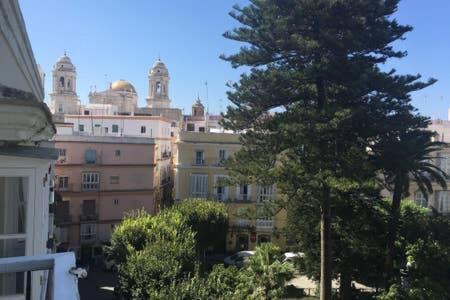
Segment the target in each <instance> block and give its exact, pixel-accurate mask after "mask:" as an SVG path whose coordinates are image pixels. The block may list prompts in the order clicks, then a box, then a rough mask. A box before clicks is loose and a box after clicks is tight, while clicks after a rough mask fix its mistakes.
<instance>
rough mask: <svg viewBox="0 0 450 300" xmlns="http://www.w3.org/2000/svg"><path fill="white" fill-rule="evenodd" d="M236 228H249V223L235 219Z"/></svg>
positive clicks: (245, 220) (246, 220) (247, 220)
mask: <svg viewBox="0 0 450 300" xmlns="http://www.w3.org/2000/svg"><path fill="white" fill-rule="evenodd" d="M236 226H237V227H243V228H245V227H250V226H251V222H250V220H249V219H236Z"/></svg>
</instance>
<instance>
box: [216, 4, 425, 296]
mask: <svg viewBox="0 0 450 300" xmlns="http://www.w3.org/2000/svg"><path fill="white" fill-rule="evenodd" d="M398 2H399V1H398V0H386V1H372V0H346V1H339V0H338V1H336V0H302V1H298V0H284V1H279V0H271V1H263V0H251V1H250V4H249V5H248V6H246V7H243V8H241V7H238V6H235V7H234V10H233V11H232V12H231V13H230V15H231V16H232V17H233V18H234V19H236V20H237V21H238V22H239V23H240V25H239V26H240V27H238V28H235V29H233V30H232V31H230V32H227V33H225V37H226V38H229V39H232V40H235V41H238V42H242V43H244V46H242V47H241V48H240V51H239V53H237V54H234V55H230V56H224V57H223V58H224V59H226V60H228V61H230V62H231V64H232V66H233V67H240V66H247V67H250V70H249V71H248V73H245V74H243V75H241V78H240V81H239V83H236V84H234V85H232V86H231V87H232V88H233V90H232V91H231V92H230V93H229V94H228V98H229V99H230V101H231V102H232V103H233V106H231V107H229V108H228V111H227V113H226V116H225V117H226V118H225V121H224V125H225V126H226V127H227V128H229V129H233V130H235V131H239V132H243V135H242V142H243V145H244V147H243V149H242V150H241V151H240V153H238V154H237V156H236V158H235V159H234V167H233V169H234V171H235V173H238V174H241V176H244V177H251V178H254V179H256V180H257V181H259V182H262V183H276V184H277V186H278V187H279V188H280V190H281V191H282V193H283V194H284V195H286V198H287V200H288V201H309V202H310V203H311V205H315V206H317V207H319V208H320V209H319V213H320V237H321V238H320V243H321V280H320V295H321V299H331V279H332V266H331V262H332V259H331V251H332V247H331V246H332V245H331V224H332V213H331V205H332V203H333V202H334V201H335V199H337V198H339V195H340V194H343V193H344V194H345V193H350V192H356V191H357V190H359V189H361V188H363V187H364V186H365V185H366V184H367V183H368V182H370V181H371V180H373V178H374V177H375V173H374V170H372V167H373V166H371V165H370V164H368V155H369V154H368V152H367V149H368V147H369V146H370V145H372V144H373V143H374V142H375V141H377V139H378V138H379V136H380V135H381V134H383V133H384V132H388V131H389V130H391V129H392V128H391V127H389V124H390V122H389V119H390V118H391V117H392V116H395V115H396V113H397V112H399V111H403V112H406V113H405V115H406V116H407V117H411V118H412V119H414V116H413V113H412V112H413V107H412V106H411V105H410V104H409V102H410V96H409V93H410V92H411V91H414V90H418V89H421V88H423V87H425V86H427V84H431V83H432V82H429V83H426V84H424V83H420V82H417V80H418V79H419V78H420V76H399V75H397V74H395V72H394V71H390V72H383V71H381V70H380V69H379V67H378V65H379V64H381V63H385V62H386V61H387V60H388V59H390V58H401V57H403V56H405V55H406V53H405V52H401V51H395V50H394V49H393V47H392V42H394V41H396V40H399V39H402V38H403V36H404V34H405V33H407V32H408V31H410V30H411V29H412V28H411V27H409V26H402V25H400V24H398V23H397V21H396V20H395V19H394V18H392V14H393V13H394V12H395V11H396V10H397V6H398ZM413 123H414V122H412V124H413ZM416 123H419V121H416ZM414 124H415V123H414Z"/></svg>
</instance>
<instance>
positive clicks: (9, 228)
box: [0, 177, 28, 234]
mask: <svg viewBox="0 0 450 300" xmlns="http://www.w3.org/2000/svg"><path fill="white" fill-rule="evenodd" d="M27 198H28V179H27V178H26V177H0V234H18V233H25V227H26V223H25V220H26V206H27Z"/></svg>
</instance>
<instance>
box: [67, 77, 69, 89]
mask: <svg viewBox="0 0 450 300" xmlns="http://www.w3.org/2000/svg"><path fill="white" fill-rule="evenodd" d="M67 87H68V88H70V79H68V80H67Z"/></svg>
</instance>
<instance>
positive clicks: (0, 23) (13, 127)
mask: <svg viewBox="0 0 450 300" xmlns="http://www.w3.org/2000/svg"><path fill="white" fill-rule="evenodd" d="M0 16H1V17H0V33H1V34H0V53H1V59H0V298H1V299H46V298H47V296H48V297H49V298H52V299H59V298H58V295H60V294H59V293H58V292H59V291H60V290H61V287H62V286H64V288H66V289H67V290H68V291H69V292H68V293H66V294H65V295H66V297H65V298H64V299H69V300H71V299H76V298H75V297H76V296H77V286H76V279H75V277H74V276H72V275H70V274H69V270H70V269H71V268H72V267H74V265H75V259H74V257H73V255H72V254H70V253H67V254H64V255H60V256H58V257H56V256H54V255H53V254H48V253H49V252H51V251H52V240H53V236H52V234H53V233H52V229H53V225H52V224H53V217H52V213H51V210H50V206H51V203H52V202H53V172H54V168H53V163H54V161H55V160H56V159H57V157H58V155H57V152H56V150H55V149H54V148H52V145H51V144H48V143H46V141H47V140H48V139H50V138H51V137H52V136H53V135H54V134H55V127H54V125H53V123H52V117H51V114H50V110H49V108H48V107H47V105H46V104H45V103H44V89H43V82H42V81H43V74H42V72H40V70H39V68H38V66H37V65H36V61H35V58H34V55H33V51H32V48H31V45H30V41H29V39H28V35H27V30H26V28H25V22H24V20H23V17H22V13H21V10H20V6H19V3H18V1H16V0H4V1H1V3H0ZM61 259H62V260H64V263H63V264H61V263H60V262H61ZM30 262H32V264H30ZM43 262H44V263H43ZM55 268H57V269H58V272H59V273H58V275H59V276H58V278H55V277H53V278H51V277H50V276H51V275H49V273H48V272H47V271H46V270H48V269H50V270H54V269H55ZM31 271H33V272H31ZM49 278H51V279H52V281H53V282H54V284H55V285H57V287H54V286H53V285H48V282H49Z"/></svg>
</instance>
